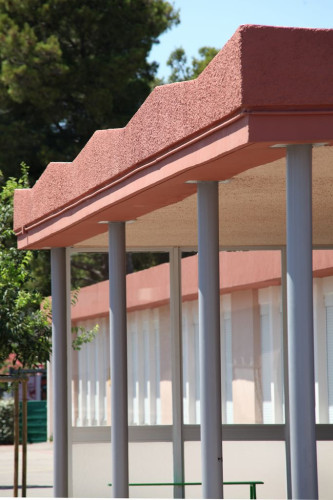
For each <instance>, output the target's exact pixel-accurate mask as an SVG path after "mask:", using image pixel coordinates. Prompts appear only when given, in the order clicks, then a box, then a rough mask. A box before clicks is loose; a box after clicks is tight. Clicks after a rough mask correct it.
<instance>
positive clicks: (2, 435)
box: [0, 399, 14, 444]
mask: <svg viewBox="0 0 333 500" xmlns="http://www.w3.org/2000/svg"><path fill="white" fill-rule="evenodd" d="M13 442H14V401H13V400H12V399H2V400H0V444H13Z"/></svg>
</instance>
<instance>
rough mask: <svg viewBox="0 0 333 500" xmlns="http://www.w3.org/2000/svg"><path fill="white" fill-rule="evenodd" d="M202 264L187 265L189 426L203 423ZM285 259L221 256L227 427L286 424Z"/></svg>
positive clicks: (263, 254) (191, 260)
mask: <svg viewBox="0 0 333 500" xmlns="http://www.w3.org/2000/svg"><path fill="white" fill-rule="evenodd" d="M197 269H198V259H197V255H194V256H190V257H187V258H183V260H182V300H183V311H182V314H183V403H184V423H185V424H199V423H200V389H199V349H198V346H199V340H198V339H199V332H198V293H197V290H198V272H197ZM282 327H283V322H282V299H281V253H280V252H279V251H246V252H244V251H243V252H241V251H239V252H220V328H221V331H220V334H221V339H220V340H221V384H222V422H223V423H226V424H262V423H267V424H278V423H282V422H283V421H284V402H283V393H284V391H283V354H282V353H283V348H282V346H283V335H282V331H283V328H282Z"/></svg>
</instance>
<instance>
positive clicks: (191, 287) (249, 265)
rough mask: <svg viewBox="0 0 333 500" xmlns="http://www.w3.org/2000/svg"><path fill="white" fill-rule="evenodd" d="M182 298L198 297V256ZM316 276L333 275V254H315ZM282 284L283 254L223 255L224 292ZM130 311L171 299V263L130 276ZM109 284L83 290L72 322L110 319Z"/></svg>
mask: <svg viewBox="0 0 333 500" xmlns="http://www.w3.org/2000/svg"><path fill="white" fill-rule="evenodd" d="M181 269H182V271H181V272H182V279H181V281H182V299H183V301H186V300H194V299H195V298H196V297H197V296H198V257H197V255H195V256H192V257H188V258H186V259H183V260H182V267H181ZM313 272H314V276H315V277H324V276H331V275H332V274H333V251H332V250H320V251H318V250H317V251H315V252H314V255H313ZM280 282H281V254H280V251H276V250H266V251H248V252H221V253H220V293H221V294H223V293H230V292H232V291H233V292H234V291H236V290H247V289H250V288H251V289H253V288H260V287H267V286H272V285H278V284H280ZM126 290H127V299H126V304H127V311H128V312H130V311H134V310H138V309H146V308H149V307H158V306H160V305H161V304H166V303H168V302H169V299H170V284H169V264H161V265H159V266H156V267H152V268H150V269H146V270H144V271H138V272H136V273H132V274H128V275H127V277H126ZM108 314H109V282H108V281H102V282H101V283H97V284H95V285H90V286H87V287H84V288H82V289H81V290H80V293H79V299H78V301H77V303H76V304H75V305H74V306H72V315H71V317H72V320H73V321H80V320H82V319H87V318H94V317H95V318H97V317H99V316H108Z"/></svg>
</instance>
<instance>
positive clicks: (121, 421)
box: [109, 222, 129, 498]
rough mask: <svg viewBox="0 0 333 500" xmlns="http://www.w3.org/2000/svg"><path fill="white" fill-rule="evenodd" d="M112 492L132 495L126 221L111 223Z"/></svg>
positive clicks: (116, 496) (117, 496)
mask: <svg viewBox="0 0 333 500" xmlns="http://www.w3.org/2000/svg"><path fill="white" fill-rule="evenodd" d="M109 283H110V339H111V384H112V385H111V408H112V426H111V455H112V495H113V497H115V498H128V496H129V495H128V423H127V422H128V416H127V413H128V412H127V404H128V401H127V331H126V246H125V223H124V222H110V223H109Z"/></svg>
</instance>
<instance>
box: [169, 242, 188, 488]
mask: <svg viewBox="0 0 333 500" xmlns="http://www.w3.org/2000/svg"><path fill="white" fill-rule="evenodd" d="M169 255H170V317H171V358H172V359H171V362H172V417H173V418H172V441H173V481H174V483H184V481H185V475H184V429H183V369H182V293H181V250H180V248H172V249H171V250H170V253H169ZM174 498H185V487H184V486H183V485H182V486H174Z"/></svg>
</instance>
